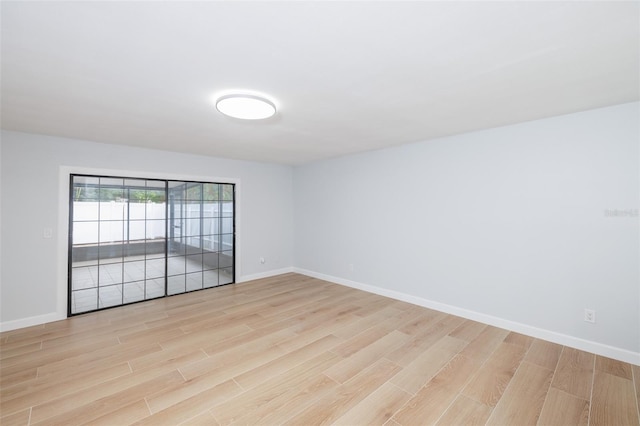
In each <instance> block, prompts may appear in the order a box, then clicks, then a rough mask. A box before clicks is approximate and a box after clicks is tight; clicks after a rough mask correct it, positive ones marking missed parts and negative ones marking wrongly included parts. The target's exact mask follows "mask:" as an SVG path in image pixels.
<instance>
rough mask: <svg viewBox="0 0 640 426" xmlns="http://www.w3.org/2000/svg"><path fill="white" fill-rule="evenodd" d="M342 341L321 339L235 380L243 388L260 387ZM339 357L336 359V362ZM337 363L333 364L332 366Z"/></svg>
mask: <svg viewBox="0 0 640 426" xmlns="http://www.w3.org/2000/svg"><path fill="white" fill-rule="evenodd" d="M339 342H341V340H340V339H339V338H337V337H335V336H333V335H328V336H325V337H321V338H320V339H318V340H315V341H313V342H311V343H309V344H307V345H305V346H303V347H301V348H299V349H296V350H294V351H291V352H287V353H286V354H285V355H283V356H281V357H279V358H276V359H274V360H273V361H270V362H267V363H265V364H263V365H260V366H259V367H256V368H254V369H251V370H249V371H247V372H245V373H242V374H240V375H238V376H235V377H234V380H235V381H236V382H237V383H238V384H239V385H240V386H241V387H242V388H243V389H251V388H253V387H256V386H258V385H259V384H260V383H264V382H266V381H268V380H269V379H272V378H274V377H277V376H280V375H282V374H284V373H285V372H287V371H289V370H291V369H292V368H294V367H296V366H297V365H300V364H302V363H304V362H305V361H308V360H310V359H312V358H314V357H316V356H317V354H321V353H323V352H326V351H329V350H330V349H332V348H333V347H335V345H336V344H338V343H339ZM338 359H339V358H338V357H336V358H335V360H336V362H337V361H338ZM333 364H335V363H332V365H333Z"/></svg>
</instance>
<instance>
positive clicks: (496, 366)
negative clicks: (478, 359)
mask: <svg viewBox="0 0 640 426" xmlns="http://www.w3.org/2000/svg"><path fill="white" fill-rule="evenodd" d="M525 353H526V349H525V348H524V347H522V346H518V345H514V344H511V343H506V340H505V342H503V343H501V344H500V346H498V348H497V349H496V350H495V352H494V353H493V354H491V356H490V357H489V359H488V360H487V361H486V362H485V364H484V365H483V366H482V367H481V368H480V370H479V371H478V373H477V375H476V376H475V377H474V378H473V379H472V380H471V381H470V382H469V384H467V386H465V388H464V389H463V391H462V394H463V395H465V396H467V397H469V398H471V399H473V400H475V401H477V402H480V403H482V404H485V405H486V406H487V407H491V408H493V407H495V406H496V404H497V403H498V401H499V400H500V398H501V397H502V394H503V393H504V391H505V389H506V388H507V385H508V384H509V382H510V381H511V378H512V377H513V375H514V374H515V372H516V370H517V369H518V367H519V366H520V362H522V359H523V358H524V355H525Z"/></svg>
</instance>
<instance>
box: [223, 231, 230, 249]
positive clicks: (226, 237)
mask: <svg viewBox="0 0 640 426" xmlns="http://www.w3.org/2000/svg"><path fill="white" fill-rule="evenodd" d="M222 250H233V235H231V234H226V235H222Z"/></svg>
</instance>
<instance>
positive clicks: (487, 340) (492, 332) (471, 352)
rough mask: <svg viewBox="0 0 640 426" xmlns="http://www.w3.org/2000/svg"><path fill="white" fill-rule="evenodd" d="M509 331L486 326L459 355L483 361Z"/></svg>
mask: <svg viewBox="0 0 640 426" xmlns="http://www.w3.org/2000/svg"><path fill="white" fill-rule="evenodd" d="M508 334H509V332H508V331H507V330H503V329H501V328H497V327H492V326H487V327H486V328H485V329H484V330H482V332H480V334H478V337H476V338H475V339H473V340H472V341H471V342H470V343H469V344H468V345H467V347H465V348H464V349H463V350H462V353H461V355H464V356H466V357H469V358H473V359H474V360H476V361H478V362H481V363H482V362H484V361H485V360H486V359H487V358H489V356H490V355H491V354H492V353H493V351H495V350H496V348H497V347H498V346H499V345H500V343H502V342H503V341H504V339H505V338H506V337H507V335H508Z"/></svg>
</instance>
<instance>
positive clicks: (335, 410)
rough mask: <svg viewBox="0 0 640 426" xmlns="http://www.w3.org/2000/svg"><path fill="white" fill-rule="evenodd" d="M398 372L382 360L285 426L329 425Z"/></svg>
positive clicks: (396, 368)
mask: <svg viewBox="0 0 640 426" xmlns="http://www.w3.org/2000/svg"><path fill="white" fill-rule="evenodd" d="M400 369H401V367H400V366H398V365H397V364H395V363H393V362H391V361H388V360H386V359H381V360H379V361H377V362H376V363H375V364H373V365H372V366H371V367H369V368H367V369H365V370H362V371H361V372H360V373H359V374H358V375H357V376H355V377H354V378H353V379H351V380H349V381H348V382H346V383H344V384H342V385H340V386H338V387H337V388H336V389H335V391H331V392H329V393H327V394H325V395H324V396H323V397H322V398H320V399H319V400H317V401H316V402H315V403H314V404H313V405H311V406H310V407H308V408H307V409H305V410H303V411H302V412H301V413H298V414H297V415H295V416H294V417H292V418H291V419H289V420H287V421H286V422H284V424H285V425H310V424H313V425H325V424H331V423H333V422H334V421H336V420H337V419H338V418H339V417H341V416H342V415H344V413H346V412H347V411H348V410H350V409H351V408H353V407H354V406H356V405H357V404H358V403H359V402H360V401H362V400H363V399H365V398H366V397H367V396H368V395H369V394H371V393H373V392H374V391H375V390H376V389H377V388H379V387H380V386H381V385H382V384H384V383H385V382H387V381H388V380H389V379H390V378H391V377H393V376H394V375H395V374H396V373H397V372H398V371H399V370H400Z"/></svg>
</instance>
